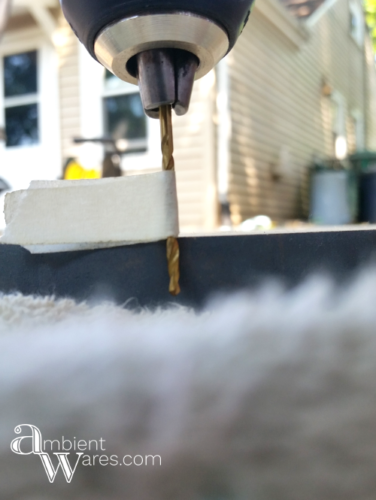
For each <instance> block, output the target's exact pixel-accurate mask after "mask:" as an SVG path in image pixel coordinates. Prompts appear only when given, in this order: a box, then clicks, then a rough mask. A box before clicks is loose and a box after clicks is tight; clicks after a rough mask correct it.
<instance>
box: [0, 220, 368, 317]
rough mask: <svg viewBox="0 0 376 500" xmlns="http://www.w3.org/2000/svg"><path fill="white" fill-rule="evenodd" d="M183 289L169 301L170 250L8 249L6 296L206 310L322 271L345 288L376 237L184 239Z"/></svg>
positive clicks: (3, 276)
mask: <svg viewBox="0 0 376 500" xmlns="http://www.w3.org/2000/svg"><path fill="white" fill-rule="evenodd" d="M179 242H180V247H181V288H182V293H181V295H179V296H178V297H177V298H173V297H171V295H170V294H169V293H168V282H169V277H168V274H167V265H166V244H165V242H164V241H163V242H158V243H150V244H145V245H135V246H129V247H119V248H112V249H105V250H95V251H86V252H71V253H60V254H45V255H31V254H30V253H29V252H27V251H26V250H24V249H23V248H21V247H18V246H8V245H0V291H1V292H4V293H8V292H15V291H18V292H22V293H24V294H42V295H48V294H55V295H56V296H57V297H72V298H75V299H77V300H84V299H89V300H96V299H99V298H111V299H113V300H115V301H116V302H117V303H119V304H122V303H125V302H126V301H129V300H130V299H134V300H133V302H131V305H133V306H135V305H140V306H151V307H153V306H158V305H163V304H167V303H178V304H185V305H191V306H196V307H200V306H202V305H203V304H204V303H205V302H206V301H207V300H208V298H209V297H210V296H211V295H213V294H216V293H219V292H228V291H231V290H239V289H242V288H247V287H253V286H255V285H256V284H258V283H259V282H260V281H262V280H264V279H266V278H270V277H272V278H277V279H281V280H283V281H284V282H285V283H286V284H287V285H288V286H292V285H295V284H297V283H299V282H300V281H301V280H302V279H304V278H305V277H306V276H308V275H309V274H311V273H313V272H315V271H323V272H327V273H329V274H331V275H332V276H333V277H334V279H335V280H337V281H339V282H340V281H345V280H346V279H348V278H349V277H350V276H351V275H352V274H353V273H354V271H356V270H357V269H359V268H361V267H362V266H365V265H367V264H369V263H370V262H373V261H374V259H375V253H376V231H375V230H356V231H329V232H325V231H323V232H307V233H284V234H266V235H263V234H260V235H234V236H213V237H197V238H180V240H179Z"/></svg>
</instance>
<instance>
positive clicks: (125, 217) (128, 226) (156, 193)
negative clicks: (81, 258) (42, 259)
mask: <svg viewBox="0 0 376 500" xmlns="http://www.w3.org/2000/svg"><path fill="white" fill-rule="evenodd" d="M4 211H5V220H6V223H7V227H6V230H5V233H4V236H3V237H2V239H1V240H0V241H1V243H5V244H15V245H22V246H24V247H25V248H27V249H28V250H30V251H31V252H32V253H49V252H61V251H72V250H87V249H95V248H106V247H113V246H121V245H132V244H136V243H147V242H152V241H159V240H164V239H167V238H168V237H170V236H174V237H177V236H178V234H179V218H178V204H177V196H176V181H175V173H174V172H165V171H162V172H157V173H153V174H144V175H134V176H128V177H121V178H116V179H115V178H111V179H97V180H83V181H38V182H33V183H32V184H31V185H30V188H29V189H28V190H24V191H16V192H13V193H9V194H7V196H6V199H5V210H4Z"/></svg>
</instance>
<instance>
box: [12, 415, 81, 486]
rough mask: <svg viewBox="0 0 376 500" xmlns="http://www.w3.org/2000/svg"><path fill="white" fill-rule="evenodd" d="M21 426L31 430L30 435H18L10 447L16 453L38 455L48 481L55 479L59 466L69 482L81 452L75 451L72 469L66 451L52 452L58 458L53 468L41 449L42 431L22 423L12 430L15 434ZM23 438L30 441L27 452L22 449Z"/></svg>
mask: <svg viewBox="0 0 376 500" xmlns="http://www.w3.org/2000/svg"><path fill="white" fill-rule="evenodd" d="M23 428H27V429H28V430H29V431H31V435H28V436H23V437H18V438H16V439H14V440H13V441H12V443H11V445H10V449H11V450H12V451H13V452H14V453H16V454H17V455H39V457H40V459H41V461H42V464H43V467H44V470H45V471H46V474H47V477H48V480H49V481H50V483H53V482H54V481H55V478H56V475H57V473H58V470H59V468H60V467H61V470H62V471H63V474H64V477H65V479H66V481H67V483H70V482H71V481H72V479H73V476H74V473H75V472H76V469H77V465H78V464H79V462H80V459H81V456H82V455H83V453H77V456H78V458H77V461H76V464H75V466H74V468H73V469H72V467H71V465H70V463H69V461H68V455H69V453H66V452H58V453H53V455H55V456H56V457H57V459H58V465H57V467H56V468H55V467H54V465H53V463H52V460H51V457H50V455H49V454H48V453H45V452H44V450H43V439H42V433H41V431H40V430H39V429H38V427H35V426H34V425H29V424H22V425H18V426H17V427H16V428H15V429H14V432H15V433H16V434H21V433H22V429H23ZM25 440H31V442H30V443H29V444H31V447H30V446H29V449H31V451H27V452H26V451H22V445H23V442H24V441H25ZM24 449H25V448H24Z"/></svg>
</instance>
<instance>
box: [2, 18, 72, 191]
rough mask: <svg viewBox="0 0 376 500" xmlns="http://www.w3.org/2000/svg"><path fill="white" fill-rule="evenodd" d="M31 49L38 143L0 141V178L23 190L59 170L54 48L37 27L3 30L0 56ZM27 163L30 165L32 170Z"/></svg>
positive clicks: (3, 112)
mask: <svg viewBox="0 0 376 500" xmlns="http://www.w3.org/2000/svg"><path fill="white" fill-rule="evenodd" d="M31 51H37V52H38V56H39V64H38V68H37V71H38V72H37V81H38V102H37V104H38V120H39V123H38V125H39V143H38V144H33V145H23V146H14V147H6V145H5V141H0V165H1V177H3V178H4V179H6V180H7V182H8V183H9V184H10V185H11V187H12V189H25V188H27V187H28V185H29V184H30V182H31V181H32V180H35V179H46V180H54V179H58V178H59V177H60V176H61V170H62V165H61V141H60V138H61V133H60V126H61V124H60V97H59V64H58V54H57V50H56V48H55V47H54V46H53V45H52V43H51V40H50V39H49V38H48V37H47V36H46V35H45V33H44V32H43V31H42V30H41V28H39V27H32V28H28V29H22V31H21V30H14V31H10V32H6V33H5V34H4V36H3V38H2V40H1V44H0V59H3V58H4V57H7V56H9V55H13V54H19V53H24V52H31ZM34 102H35V101H34ZM51 110H52V111H51ZM4 128H5V107H4V76H3V63H2V61H0V130H1V129H4ZM30 165H32V166H33V168H32V169H30Z"/></svg>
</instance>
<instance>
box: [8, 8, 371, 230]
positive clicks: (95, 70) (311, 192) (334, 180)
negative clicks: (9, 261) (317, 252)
mask: <svg viewBox="0 0 376 500" xmlns="http://www.w3.org/2000/svg"><path fill="white" fill-rule="evenodd" d="M1 3H2V7H0V17H1V16H3V17H5V15H4V14H5V13H6V11H7V2H6V0H0V4H1ZM375 3H376V2H375ZM1 9H3V10H2V11H1ZM375 12H376V8H374V7H373V4H372V1H371V0H368V3H367V5H363V4H362V2H361V1H360V0H256V4H255V7H254V9H253V12H252V15H251V18H250V22H249V23H248V25H247V27H246V29H245V31H244V33H243V35H242V36H241V38H240V39H239V42H238V44H237V46H236V47H235V49H234V50H233V52H232V53H230V55H228V56H227V58H226V59H224V60H223V61H221V63H220V64H219V65H218V67H217V68H216V69H215V71H212V72H211V73H210V74H209V75H207V76H206V77H205V78H204V79H202V80H200V81H198V82H197V83H196V85H195V90H194V94H193V99H192V104H191V109H190V112H189V113H188V114H187V115H186V116H184V117H180V118H177V117H175V118H174V130H175V158H176V169H177V178H178V195H179V206H180V221H181V229H182V231H183V232H193V231H195V232H200V231H208V230H217V229H220V228H222V229H239V228H241V229H245V230H254V229H270V228H272V227H278V226H287V227H300V226H302V225H303V226H304V225H305V224H308V223H310V224H335V225H339V224H350V223H355V222H363V223H376V153H375V151H376V73H375V58H374V50H373V42H372V36H373V31H374V19H375V17H376V16H375ZM0 59H1V61H0V191H1V193H2V199H3V195H4V193H5V192H6V191H9V190H16V189H24V188H27V187H28V185H29V183H30V181H31V180H36V179H50V180H52V179H62V178H65V179H79V178H98V177H101V176H102V175H105V176H116V175H131V174H132V175H133V174H139V173H145V172H153V171H155V170H159V169H160V165H161V153H160V135H159V122H158V121H157V120H151V119H149V118H147V117H146V116H145V115H144V114H143V109H142V105H141V101H140V97H139V93H138V88H137V87H135V86H132V85H130V84H127V83H124V82H121V81H120V80H118V79H117V78H116V77H114V76H113V75H112V74H111V73H109V72H106V71H105V70H104V69H103V68H102V66H100V65H99V64H98V63H97V62H96V61H94V60H93V59H91V57H90V56H89V55H88V54H87V52H86V50H85V49H84V48H83V47H82V46H81V45H80V43H79V42H78V41H77V39H76V37H75V35H74V34H73V32H72V31H71V29H70V27H69V25H68V24H67V23H66V21H65V20H64V18H63V15H62V12H61V9H60V6H59V2H58V0H13V1H12V2H11V5H10V12H9V19H8V22H7V25H6V28H5V31H4V34H3V37H2V39H1V42H0ZM3 225H4V221H0V226H3Z"/></svg>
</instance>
